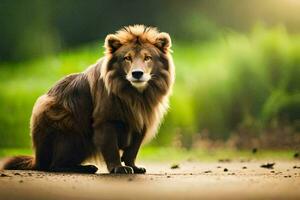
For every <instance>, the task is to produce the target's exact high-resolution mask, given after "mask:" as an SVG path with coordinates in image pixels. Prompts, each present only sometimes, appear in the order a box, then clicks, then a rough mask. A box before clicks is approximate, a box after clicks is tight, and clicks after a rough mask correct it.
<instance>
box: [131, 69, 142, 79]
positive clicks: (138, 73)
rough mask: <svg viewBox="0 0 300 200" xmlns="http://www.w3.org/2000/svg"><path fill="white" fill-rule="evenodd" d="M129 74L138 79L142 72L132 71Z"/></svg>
mask: <svg viewBox="0 0 300 200" xmlns="http://www.w3.org/2000/svg"><path fill="white" fill-rule="evenodd" d="M131 74H132V77H133V78H135V79H140V78H141V77H142V76H143V74H144V72H143V71H142V70H134V71H132V72H131Z"/></svg>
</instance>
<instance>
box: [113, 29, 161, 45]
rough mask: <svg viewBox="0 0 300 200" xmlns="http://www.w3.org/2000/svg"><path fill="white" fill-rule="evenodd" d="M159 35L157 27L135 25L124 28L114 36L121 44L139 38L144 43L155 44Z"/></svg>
mask: <svg viewBox="0 0 300 200" xmlns="http://www.w3.org/2000/svg"><path fill="white" fill-rule="evenodd" d="M159 34H160V33H159V31H158V29H157V28H155V27H147V26H144V25H133V26H125V27H123V28H122V29H121V30H119V31H117V32H116V33H115V34H114V35H115V36H116V37H117V38H118V39H119V40H120V42H121V44H125V43H129V42H132V41H134V40H135V39H137V38H138V39H139V40H140V41H142V42H150V43H151V44H154V43H155V42H156V39H157V37H158V35H159Z"/></svg>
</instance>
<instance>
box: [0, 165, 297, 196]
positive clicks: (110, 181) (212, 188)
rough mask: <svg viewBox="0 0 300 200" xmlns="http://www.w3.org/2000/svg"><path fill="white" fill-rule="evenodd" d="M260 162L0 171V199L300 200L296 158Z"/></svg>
mask: <svg viewBox="0 0 300 200" xmlns="http://www.w3.org/2000/svg"><path fill="white" fill-rule="evenodd" d="M263 163H264V162H247V163H240V162H231V163H194V162H187V163H181V164H180V167H179V168H178V169H170V165H169V164H163V163H144V166H145V167H146V168H147V170H148V173H147V174H146V175H109V174H97V175H82V174H79V175H78V174H58V173H43V172H33V171H0V199H1V200H2V199H3V200H9V199H30V200H34V199H64V200H66V199H200V198H202V199H300V162H299V161H298V162H297V161H294V162H276V164H275V166H274V169H265V168H261V167H260V165H261V164H263ZM298 167H299V168H298ZM224 168H227V169H228V171H226V170H225V171H224Z"/></svg>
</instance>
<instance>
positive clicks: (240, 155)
mask: <svg viewBox="0 0 300 200" xmlns="http://www.w3.org/2000/svg"><path fill="white" fill-rule="evenodd" d="M294 153H295V152H293V151H287V150H286V151H283V150H280V151H279V150H275V151H270V150H258V152H257V153H256V154H253V153H252V152H251V151H250V150H249V151H245V150H243V151H238V150H234V149H214V150H208V149H193V150H186V149H178V148H172V147H151V146H146V147H143V148H142V149H141V150H140V152H139V155H138V160H142V161H149V162H150V161H151V162H174V163H175V162H182V161H200V162H201V161H202V162H216V161H219V160H222V159H223V160H225V159H229V160H232V161H241V160H244V161H248V160H250V161H253V160H293V159H294V158H293V155H294ZM32 154H33V152H32V150H31V149H27V148H25V149H16V148H9V149H0V157H7V156H16V155H32Z"/></svg>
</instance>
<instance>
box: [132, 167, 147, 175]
mask: <svg viewBox="0 0 300 200" xmlns="http://www.w3.org/2000/svg"><path fill="white" fill-rule="evenodd" d="M132 169H133V172H134V173H135V174H145V173H146V169H145V168H144V167H137V166H133V167H132Z"/></svg>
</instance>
